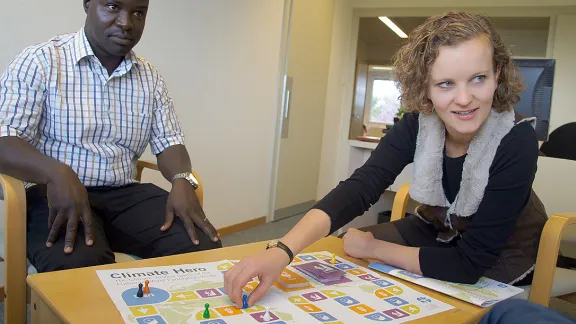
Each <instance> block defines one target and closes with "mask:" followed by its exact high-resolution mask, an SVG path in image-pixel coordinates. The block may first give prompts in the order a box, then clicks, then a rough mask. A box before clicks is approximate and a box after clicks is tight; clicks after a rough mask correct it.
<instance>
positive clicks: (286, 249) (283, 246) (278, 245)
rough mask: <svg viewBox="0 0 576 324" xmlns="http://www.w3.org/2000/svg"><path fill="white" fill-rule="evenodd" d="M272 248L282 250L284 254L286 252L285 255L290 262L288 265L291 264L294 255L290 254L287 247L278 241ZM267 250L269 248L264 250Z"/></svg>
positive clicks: (290, 251)
mask: <svg viewBox="0 0 576 324" xmlns="http://www.w3.org/2000/svg"><path fill="white" fill-rule="evenodd" d="M273 247H277V248H280V249H282V250H284V252H286V254H288V258H290V262H288V264H290V263H292V260H294V253H292V250H290V248H289V247H288V246H286V244H284V243H282V242H280V241H278V242H277V243H276V245H275V246H273ZM269 248H270V247H267V248H266V250H268V249H269Z"/></svg>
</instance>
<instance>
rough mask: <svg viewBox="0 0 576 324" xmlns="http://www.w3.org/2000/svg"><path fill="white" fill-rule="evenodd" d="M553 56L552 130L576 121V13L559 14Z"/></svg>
mask: <svg viewBox="0 0 576 324" xmlns="http://www.w3.org/2000/svg"><path fill="white" fill-rule="evenodd" d="M552 57H553V58H555V59H556V70H555V77H554V90H553V93H552V112H551V115H550V130H551V131H552V130H554V129H556V128H558V127H560V126H562V125H564V124H566V123H569V122H573V121H576V109H574V103H575V102H576V91H575V90H576V79H575V77H574V76H576V15H559V16H558V17H557V21H556V32H555V34H554V47H553V50H552Z"/></svg>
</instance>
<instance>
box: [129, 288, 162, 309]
mask: <svg viewBox="0 0 576 324" xmlns="http://www.w3.org/2000/svg"><path fill="white" fill-rule="evenodd" d="M137 293H138V285H136V288H130V289H126V290H125V291H124V292H123V293H122V299H123V300H124V302H125V303H126V306H140V305H151V304H160V303H162V302H165V301H167V300H168V299H169V298H170V293H169V292H167V291H166V290H163V289H158V288H155V287H150V296H144V297H143V298H139V297H137V296H136V294H137Z"/></svg>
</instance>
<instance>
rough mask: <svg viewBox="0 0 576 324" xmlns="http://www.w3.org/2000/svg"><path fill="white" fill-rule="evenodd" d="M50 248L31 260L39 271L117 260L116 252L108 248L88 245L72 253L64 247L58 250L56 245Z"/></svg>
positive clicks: (94, 264) (74, 267)
mask: <svg viewBox="0 0 576 324" xmlns="http://www.w3.org/2000/svg"><path fill="white" fill-rule="evenodd" d="M48 250H49V251H44V253H37V254H39V255H37V256H35V257H34V258H32V260H30V262H32V265H33V266H34V267H35V268H36V270H37V271H38V272H50V271H57V270H67V269H76V268H83V267H91V266H96V265H101V264H110V263H114V262H115V259H114V253H113V252H112V251H110V250H106V249H99V248H93V247H88V246H87V247H84V248H77V249H75V250H74V251H73V252H72V253H70V254H65V253H64V251H63V250H62V249H58V250H57V249H56V248H55V247H52V248H49V249H48Z"/></svg>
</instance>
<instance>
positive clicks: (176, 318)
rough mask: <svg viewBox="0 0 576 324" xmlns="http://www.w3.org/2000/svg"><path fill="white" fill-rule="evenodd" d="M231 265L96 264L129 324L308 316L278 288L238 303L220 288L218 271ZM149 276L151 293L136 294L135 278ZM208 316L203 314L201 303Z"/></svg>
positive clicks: (210, 323) (218, 323)
mask: <svg viewBox="0 0 576 324" xmlns="http://www.w3.org/2000/svg"><path fill="white" fill-rule="evenodd" d="M230 267H232V263H231V262H229V261H226V260H224V261H221V262H213V263H201V264H184V265H174V266H165V267H150V268H134V269H118V270H98V271H97V274H98V276H99V277H100V280H101V281H102V283H103V284H104V287H105V288H106V290H107V292H108V294H109V295H110V297H111V298H112V300H113V301H114V304H115V305H116V307H117V308H118V310H119V311H120V313H121V314H122V317H123V319H124V321H125V322H126V323H134V324H171V323H202V324H226V323H230V324H234V323H259V322H264V319H263V316H264V313H265V307H264V306H263V305H266V307H268V308H269V314H270V318H271V320H270V321H268V322H267V323H275V324H280V323H306V321H307V320H309V317H308V316H307V315H306V314H305V313H303V312H302V311H301V310H300V309H299V308H298V307H296V306H295V305H293V304H291V303H289V302H287V301H286V300H285V299H284V298H282V297H280V296H279V295H278V294H275V293H271V294H267V295H266V296H265V297H264V298H263V299H262V300H260V301H259V303H258V304H257V305H254V306H252V307H250V308H246V309H242V310H240V309H238V308H237V307H235V306H233V304H234V303H233V302H232V301H231V300H230V298H228V296H227V295H226V294H225V292H224V287H223V286H224V284H223V282H222V280H223V277H222V273H223V272H225V271H226V270H228V269H229V268H230ZM145 280H148V281H149V282H150V294H149V295H148V296H147V295H144V296H143V297H142V298H138V297H137V291H138V284H139V283H143V282H144V281H145ZM206 303H208V304H209V312H210V318H209V319H205V318H204V317H203V316H202V315H203V313H204V310H205V307H204V305H205V304H206Z"/></svg>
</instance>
